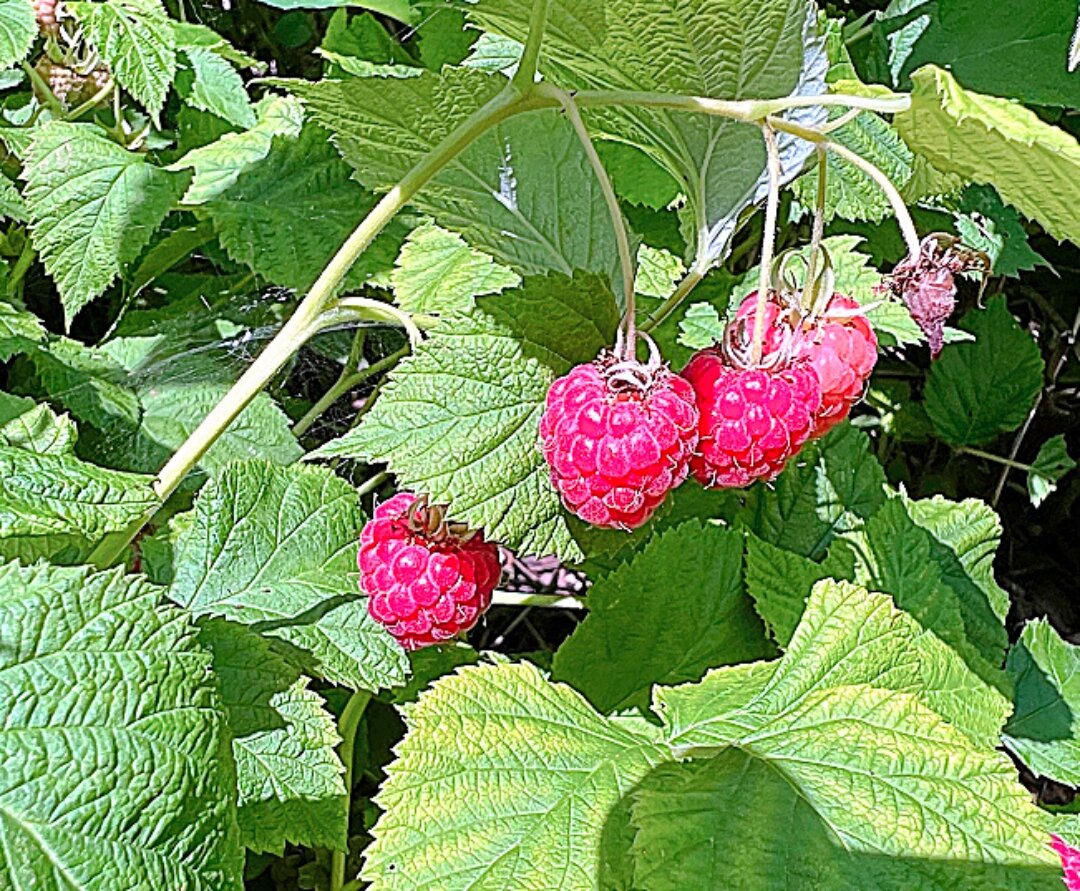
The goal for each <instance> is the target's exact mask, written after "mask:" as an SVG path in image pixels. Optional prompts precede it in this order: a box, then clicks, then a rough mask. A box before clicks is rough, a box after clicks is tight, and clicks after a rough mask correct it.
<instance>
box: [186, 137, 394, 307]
mask: <svg viewBox="0 0 1080 891" xmlns="http://www.w3.org/2000/svg"><path fill="white" fill-rule="evenodd" d="M196 169H198V168H196ZM349 174H350V171H349V167H348V165H346V164H345V163H344V162H343V161H342V160H341V158H339V157H338V154H337V152H335V151H334V149H333V146H331V145H329V144H328V143H327V141H326V134H325V133H323V132H322V131H320V130H318V129H317V128H314V127H308V128H306V129H305V130H304V131H303V132H302V133H301V134H300V138H299V139H291V138H285V137H280V136H279V137H275V138H274V140H273V143H272V148H271V149H270V153H269V155H268V156H267V157H266V158H265V159H264V160H262V161H260V162H258V163H257V164H253V165H251V166H249V167H247V168H246V169H244V170H243V171H242V172H241V173H240V175H239V176H238V177H237V178H236V182H235V183H234V184H233V185H232V186H231V187H230V188H229V189H228V190H227V191H225V192H222V193H221V194H219V195H217V197H215V198H214V199H213V200H212V201H211V202H209V203H208V204H206V205H205V211H206V213H207V214H209V216H210V218H211V219H212V220H213V221H214V224H215V225H216V226H217V228H218V233H219V237H220V238H221V243H222V245H223V246H224V248H225V250H226V251H228V253H229V256H230V257H232V259H233V260H235V261H236V262H238V263H243V264H244V265H246V266H248V267H249V268H250V269H251V270H252V271H254V272H256V273H257V274H259V275H260V276H262V277H263V278H265V279H267V280H269V281H271V282H273V283H274V284H277V285H282V286H284V287H289V288H296V289H297V290H299V291H305V290H307V289H308V288H309V287H311V285H312V284H313V283H314V281H315V279H316V278H318V276H319V273H320V272H322V270H323V268H324V267H325V266H326V264H327V263H328V262H329V261H330V258H331V257H333V256H334V254H335V253H337V251H338V249H339V248H340V247H341V245H342V243H344V241H345V239H346V238H347V237H348V236H349V233H351V232H352V230H353V229H354V228H355V227H356V225H357V223H359V222H360V220H361V219H363V217H364V214H365V213H366V212H367V211H368V210H370V209H371V207H372V206H373V205H374V203H375V199H374V197H373V196H372V195H370V194H369V193H368V192H367V191H365V190H364V189H363V188H362V187H361V186H360V185H359V184H358V183H357V182H356V181H355V180H353V179H352V178H351V177H350V175H349ZM402 234H403V229H402V226H401V225H400V224H397V225H394V226H392V227H391V229H390V230H389V231H387V232H384V233H383V234H382V235H381V236H380V237H379V238H378V239H377V240H376V241H375V243H374V244H373V245H372V246H371V247H369V248H368V249H367V250H366V251H365V252H364V254H363V256H362V258H361V259H360V262H358V263H357V264H356V265H355V266H353V267H352V270H351V272H350V273H349V275H348V277H347V278H346V283H345V287H358V286H360V285H361V284H362V283H363V282H364V281H365V280H366V279H368V278H370V276H371V275H372V274H374V273H375V272H389V270H390V269H391V267H392V266H393V263H394V257H396V256H397V246H398V244H399V243H400V238H401V235H402Z"/></svg>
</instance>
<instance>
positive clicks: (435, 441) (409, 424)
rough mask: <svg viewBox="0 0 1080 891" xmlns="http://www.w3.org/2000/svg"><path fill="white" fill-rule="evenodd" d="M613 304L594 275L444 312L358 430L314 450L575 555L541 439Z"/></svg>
mask: <svg viewBox="0 0 1080 891" xmlns="http://www.w3.org/2000/svg"><path fill="white" fill-rule="evenodd" d="M617 319H618V316H617V311H616V309H615V300H614V298H613V297H612V295H611V292H610V291H608V290H607V289H606V287H605V286H604V285H603V283H602V281H601V279H599V278H597V277H595V276H579V277H577V278H575V279H573V280H570V279H563V278H561V277H558V276H548V277H537V278H531V279H526V280H525V283H524V285H523V287H522V288H520V289H518V290H515V291H508V292H506V293H505V294H501V295H498V296H495V297H489V298H484V299H483V300H481V301H480V306H479V307H478V308H477V309H476V310H474V311H473V312H471V313H469V314H468V315H454V316H451V317H449V318H448V319H447V320H446V321H444V322H443V323H442V324H440V326H439V327H438V328H437V329H436V330H435V332H434V334H433V336H432V337H431V338H430V339H429V340H427V341H425V343H424V344H423V345H422V346H421V347H420V348H419V349H418V350H417V351H416V353H415V354H414V355H413V356H411V357H409V358H408V359H406V360H405V361H403V362H402V363H401V364H400V365H399V366H398V367H397V368H396V369H395V370H394V372H393V373H392V374H391V375H390V381H389V383H388V384H387V385H386V386H385V387H384V388H383V391H382V394H381V395H380V396H379V399H378V402H376V403H375V407H374V408H373V409H372V410H371V411H370V412H369V413H368V414H367V415H365V417H364V420H363V422H362V423H361V424H360V426H359V427H357V428H356V429H355V430H353V431H351V432H350V433H347V434H345V435H344V436H343V437H341V438H340V439H337V440H334V441H332V442H330V443H327V444H326V445H325V446H323V447H322V448H321V449H318V450H317V451H316V452H314V453H312V454H313V456H314V457H320V458H330V457H341V456H344V457H354V458H355V457H359V458H364V459H366V460H370V461H380V462H386V463H387V465H388V467H389V469H390V471H391V472H392V473H394V474H395V476H397V478H398V482H399V484H400V485H401V486H402V487H403V488H408V489H413V490H415V491H418V492H427V493H428V494H429V495H431V497H432V499H433V500H434V501H435V502H449V503H450V506H451V511H452V513H453V515H454V516H455V517H457V518H460V519H461V520H464V521H466V522H468V523H469V524H470V525H472V526H474V527H478V528H479V527H482V528H484V529H485V530H486V532H487V534H488V536H489V537H490V538H492V539H496V540H498V541H502V542H504V543H506V544H507V545H508V546H510V547H515V548H521V549H522V550H524V551H525V552H527V553H538V554H546V553H556V554H558V555H560V556H561V557H563V558H564V559H574V560H578V559H581V556H582V554H581V551H580V549H579V548H578V546H577V544H576V543H575V542H574V541H573V539H572V537H571V535H570V532H569V530H568V528H567V526H566V521H565V519H564V515H563V512H562V508H561V506H560V503H559V498H558V495H557V494H556V492H555V490H554V488H553V487H552V486H551V482H550V480H549V477H548V468H547V464H546V463H545V461H544V457H543V454H542V452H541V450H540V446H539V425H540V415H541V413H542V410H543V402H544V397H545V395H546V394H547V389H548V387H549V386H550V384H551V382H552V381H553V380H554V378H555V376H556V375H558V374H563V373H565V372H566V371H568V370H569V368H570V366H571V365H574V364H577V363H579V362H587V361H590V360H591V359H593V358H594V357H595V356H596V354H597V352H598V351H599V350H600V349H601V348H602V347H603V346H605V345H607V344H609V343H610V342H611V339H612V337H613V333H614V329H615V325H616V323H617Z"/></svg>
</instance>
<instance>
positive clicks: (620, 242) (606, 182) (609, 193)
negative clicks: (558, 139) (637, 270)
mask: <svg viewBox="0 0 1080 891" xmlns="http://www.w3.org/2000/svg"><path fill="white" fill-rule="evenodd" d="M536 89H537V93H538V94H540V95H549V96H554V97H555V98H556V99H557V100H558V102H559V104H560V105H562V107H563V110H564V111H565V112H566V117H567V118H568V119H569V121H570V124H571V126H573V128H574V132H575V133H577V136H578V140H579V141H580V142H581V146H582V148H583V149H584V150H585V157H587V158H588V159H589V165H590V166H591V167H592V169H593V173H594V174H595V176H596V181H597V182H598V183H599V185H600V192H601V193H602V194H603V196H604V203H605V204H606V205H607V209H608V213H609V214H610V215H611V228H612V229H613V230H614V232H615V245H616V248H617V250H618V253H619V265H620V266H621V267H622V280H623V295H624V297H625V299H626V315H625V316H624V318H623V326H624V330H625V332H626V355H625V356H624V358H626V359H633V358H634V356H635V355H636V352H637V334H636V326H637V319H636V318H635V315H634V314H635V311H636V310H635V306H634V289H635V287H636V285H635V283H634V258H633V256H632V255H631V253H630V238H629V236H628V235H627V234H626V221H625V220H624V219H623V215H622V208H620V207H619V199H618V196H616V194H615V188H614V186H612V185H611V177H610V176H608V172H607V170H605V169H604V162H603V161H601V160H600V156H599V155H598V154H597V153H596V146H595V145H594V144H593V141H592V137H591V136H589V131H588V129H587V128H586V126H585V122H584V121H583V120H582V119H581V113H580V112H579V111H578V108H577V105H576V104H575V103H574V99H573V97H572V96H571V95H570V94H569V93H567V92H566V90H560V89H558V88H557V87H553V86H550V85H548V84H541V85H539V86H538V87H537V88H536Z"/></svg>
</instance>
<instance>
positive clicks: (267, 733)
mask: <svg viewBox="0 0 1080 891" xmlns="http://www.w3.org/2000/svg"><path fill="white" fill-rule="evenodd" d="M199 643H201V644H202V645H203V646H205V647H207V648H208V649H209V650H210V652H211V655H212V656H213V660H214V674H215V675H217V678H218V682H219V683H220V685H221V697H222V700H223V702H224V704H225V709H226V714H227V716H228V723H229V731H230V733H231V734H232V739H233V743H232V747H233V757H234V758H235V759H236V784H237V788H238V791H239V795H238V798H237V805H238V811H237V822H238V823H239V825H240V841H241V842H242V843H243V845H244V847H246V848H250V849H252V850H253V851H260V852H261V851H273V852H275V853H277V854H281V853H283V852H284V848H285V844H286V843H291V844H298V845H307V846H309V847H321V848H336V849H338V850H344V848H345V839H346V835H347V828H348V826H347V823H348V811H347V809H346V800H345V784H344V783H343V782H342V774H343V773H344V771H345V768H344V767H343V766H342V764H341V760H340V759H339V758H338V756H337V753H336V752H335V751H334V748H335V746H337V744H338V743H339V742H340V741H341V739H340V737H339V736H338V734H337V727H336V724H335V722H334V718H333V716H332V715H331V714H330V713H329V712H327V711H326V709H325V708H323V700H322V697H321V696H319V695H318V694H317V693H315V692H314V691H312V690H309V689H307V685H308V678H306V677H304V676H303V675H301V674H300V673H299V672H298V671H297V670H296V669H295V668H293V667H292V666H291V665H290V664H289V662H288V661H287V660H286V659H284V658H282V657H281V656H280V655H278V654H277V653H275V652H274V651H273V650H272V649H271V648H270V646H269V645H268V643H267V642H266V640H265V639H264V638H262V637H260V636H259V635H257V634H255V633H254V632H253V631H251V630H249V629H248V628H245V627H243V626H242V625H236V624H234V623H231V622H224V621H220V620H215V621H211V622H209V623H207V624H206V625H205V626H204V627H203V629H202V630H201V631H200V633H199Z"/></svg>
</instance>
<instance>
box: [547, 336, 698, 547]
mask: <svg viewBox="0 0 1080 891" xmlns="http://www.w3.org/2000/svg"><path fill="white" fill-rule="evenodd" d="M650 347H651V349H652V357H651V358H650V360H649V362H648V364H644V363H641V362H638V361H636V360H635V359H619V358H618V357H617V356H616V354H615V353H604V354H602V355H601V356H600V357H599V358H598V359H597V360H596V361H595V362H590V363H588V364H586V365H578V366H577V367H576V368H573V369H571V371H570V372H569V373H568V374H566V375H564V376H563V377H561V378H559V379H558V380H557V381H555V383H554V384H552V385H551V389H550V390H549V391H548V394H547V404H546V408H545V410H544V416H543V418H542V419H541V421H540V438H541V441H542V443H543V448H544V457H545V458H547V462H548V465H549V466H550V467H551V481H552V483H553V484H554V486H555V488H556V489H557V490H558V491H559V494H560V495H561V496H562V500H563V504H564V505H565V506H566V509H567V510H569V511H570V512H571V513H574V514H576V515H577V516H579V517H581V519H583V520H585V521H586V522H587V523H591V524H592V525H594V526H604V527H609V528H613V529H636V528H637V527H638V526H641V525H642V524H644V523H645V522H647V521H648V519H649V517H651V516H652V515H653V512H654V511H655V510H656V509H657V508H658V507H659V506H660V504H661V503H662V502H663V500H664V498H665V497H666V496H667V493H668V492H669V491H671V490H672V489H674V488H675V487H676V486H678V485H679V484H680V483H682V482H683V480H685V479H686V475H687V472H688V469H689V462H690V456H691V454H692V453H693V451H694V447H695V446H696V445H697V438H698V434H697V424H698V411H697V408H696V407H695V404H694V393H693V390H692V389H691V387H690V386H689V384H687V382H686V381H684V380H683V379H682V378H680V377H679V376H678V375H676V374H674V373H672V371H671V370H670V369H669V368H667V366H665V365H663V364H661V362H660V356H659V353H658V352H657V351H656V348H655V346H654V345H652V344H651V342H650Z"/></svg>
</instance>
